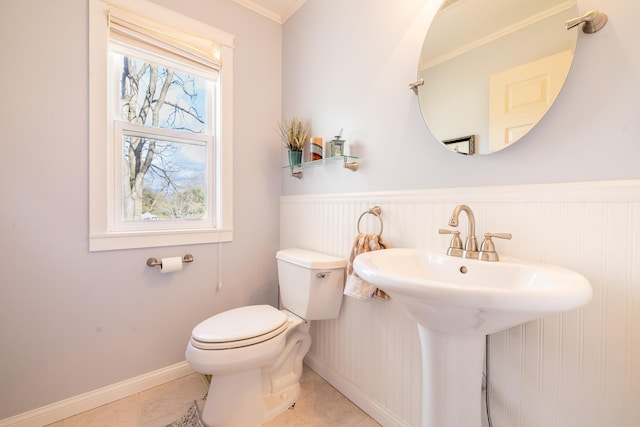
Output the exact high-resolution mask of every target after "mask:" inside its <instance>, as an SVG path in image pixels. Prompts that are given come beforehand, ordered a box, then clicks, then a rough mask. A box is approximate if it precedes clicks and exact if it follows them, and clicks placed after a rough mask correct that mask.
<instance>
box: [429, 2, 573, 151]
mask: <svg viewBox="0 0 640 427" xmlns="http://www.w3.org/2000/svg"><path fill="white" fill-rule="evenodd" d="M577 16H578V7H577V5H576V1H575V0H569V1H567V0H444V1H443V3H442V5H441V6H440V9H439V10H438V13H437V14H436V16H435V18H434V19H433V22H432V24H431V26H430V28H429V31H428V33H427V36H426V37H425V40H424V45H423V46H422V52H421V54H420V61H419V69H418V79H422V80H423V81H424V84H423V85H422V86H420V87H419V88H418V96H419V102H420V109H421V110H422V115H423V117H424V120H425V122H426V124H427V127H428V128H429V130H430V131H431V133H432V134H433V136H434V137H435V138H436V139H438V141H441V142H442V143H443V144H445V146H446V147H448V148H449V149H451V150H452V151H456V152H458V153H461V154H467V155H478V154H489V153H493V152H495V151H498V150H501V149H503V148H505V147H506V146H508V145H510V144H513V143H514V142H516V141H517V140H519V139H520V138H522V137H523V136H524V135H525V134H526V133H527V132H529V131H530V130H531V129H532V128H533V127H534V126H535V125H536V123H538V122H539V121H540V119H542V116H544V114H545V113H546V112H547V110H548V109H549V108H550V107H551V104H552V103H553V101H554V100H555V98H556V96H557V95H558V93H559V92H560V89H561V88H562V85H563V84H564V81H565V79H566V77H567V74H568V72H569V68H570V67H571V62H572V60H573V52H574V50H575V45H576V41H577V37H578V36H577V31H576V30H575V29H572V30H569V31H567V30H566V29H565V22H566V21H567V20H569V19H573V18H576V17H577Z"/></svg>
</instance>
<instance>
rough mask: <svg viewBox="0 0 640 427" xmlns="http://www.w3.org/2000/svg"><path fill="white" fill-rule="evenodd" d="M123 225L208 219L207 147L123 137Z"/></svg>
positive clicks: (138, 137)
mask: <svg viewBox="0 0 640 427" xmlns="http://www.w3.org/2000/svg"><path fill="white" fill-rule="evenodd" d="M122 150H123V165H122V166H123V167H122V171H123V179H122V186H123V188H122V196H123V197H122V198H123V200H122V206H123V209H122V213H123V218H122V219H123V220H124V221H146V220H193V219H205V218H206V216H207V209H206V206H207V185H206V182H207V178H206V176H207V167H206V158H207V147H206V146H205V145H199V144H188V143H183V142H176V141H169V140H163V139H153V138H148V137H141V136H131V135H125V136H123V137H122Z"/></svg>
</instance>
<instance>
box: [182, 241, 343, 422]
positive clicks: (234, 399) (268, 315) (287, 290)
mask: <svg viewBox="0 0 640 427" xmlns="http://www.w3.org/2000/svg"><path fill="white" fill-rule="evenodd" d="M276 259H277V264H278V282H279V288H280V300H281V303H282V307H283V309H282V310H278V309H276V308H274V307H272V306H270V305H251V306H246V307H240V308H235V309H232V310H228V311H225V312H222V313H219V314H216V315H215V316H213V317H210V318H208V319H206V320H204V321H203V322H201V323H199V324H198V325H197V326H196V327H195V328H193V331H192V334H191V339H190V340H189V344H188V345H187V350H186V353H185V356H186V359H187V361H188V362H189V364H190V365H191V367H192V368H193V369H195V370H196V371H198V372H200V373H203V374H211V375H212V379H211V385H210V386H209V393H208V394H207V399H206V401H205V405H204V409H203V411H202V421H203V422H204V423H205V424H206V425H207V426H208V427H255V426H258V425H260V424H262V423H264V422H266V421H268V420H270V419H271V418H273V417H275V416H277V415H278V414H280V413H281V412H283V411H285V410H286V409H287V408H289V407H290V406H291V405H293V404H294V403H295V401H296V399H297V398H298V396H299V395H300V376H301V374H302V360H303V358H304V356H305V355H306V353H307V352H308V351H309V348H310V347H311V335H310V334H309V327H310V324H309V321H311V320H321V319H335V318H336V317H338V313H339V312H340V305H341V304H342V292H343V285H344V270H345V266H346V261H345V260H344V259H342V258H336V257H333V256H330V255H326V254H321V253H318V252H312V251H308V250H305V249H297V248H294V249H284V250H280V251H278V252H277V254H276Z"/></svg>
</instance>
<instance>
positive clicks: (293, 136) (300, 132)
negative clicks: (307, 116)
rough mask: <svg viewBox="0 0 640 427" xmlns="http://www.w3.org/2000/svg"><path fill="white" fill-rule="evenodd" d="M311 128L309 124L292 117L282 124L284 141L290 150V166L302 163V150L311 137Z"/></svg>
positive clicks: (281, 129)
mask: <svg viewBox="0 0 640 427" xmlns="http://www.w3.org/2000/svg"><path fill="white" fill-rule="evenodd" d="M310 128H311V126H310V125H309V123H308V122H305V121H303V120H302V119H299V118H298V117H292V118H290V119H284V121H283V122H282V123H280V133H281V135H282V141H283V143H284V145H285V146H286V147H287V150H289V166H292V167H293V166H297V165H299V164H300V163H302V148H303V147H304V143H305V141H306V140H307V136H308V135H309V130H310Z"/></svg>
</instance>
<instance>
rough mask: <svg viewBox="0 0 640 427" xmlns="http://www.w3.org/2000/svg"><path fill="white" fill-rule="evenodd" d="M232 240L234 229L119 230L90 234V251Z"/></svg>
mask: <svg viewBox="0 0 640 427" xmlns="http://www.w3.org/2000/svg"><path fill="white" fill-rule="evenodd" d="M232 240H233V230H180V231H171V230H169V231H167V230H163V231H154V232H144V233H141V232H119V233H109V234H99V235H92V236H90V237H89V251H91V252H96V251H111V250H118V249H139V248H156V247H160V246H179V245H199V244H203V243H217V242H230V241H232Z"/></svg>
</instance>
